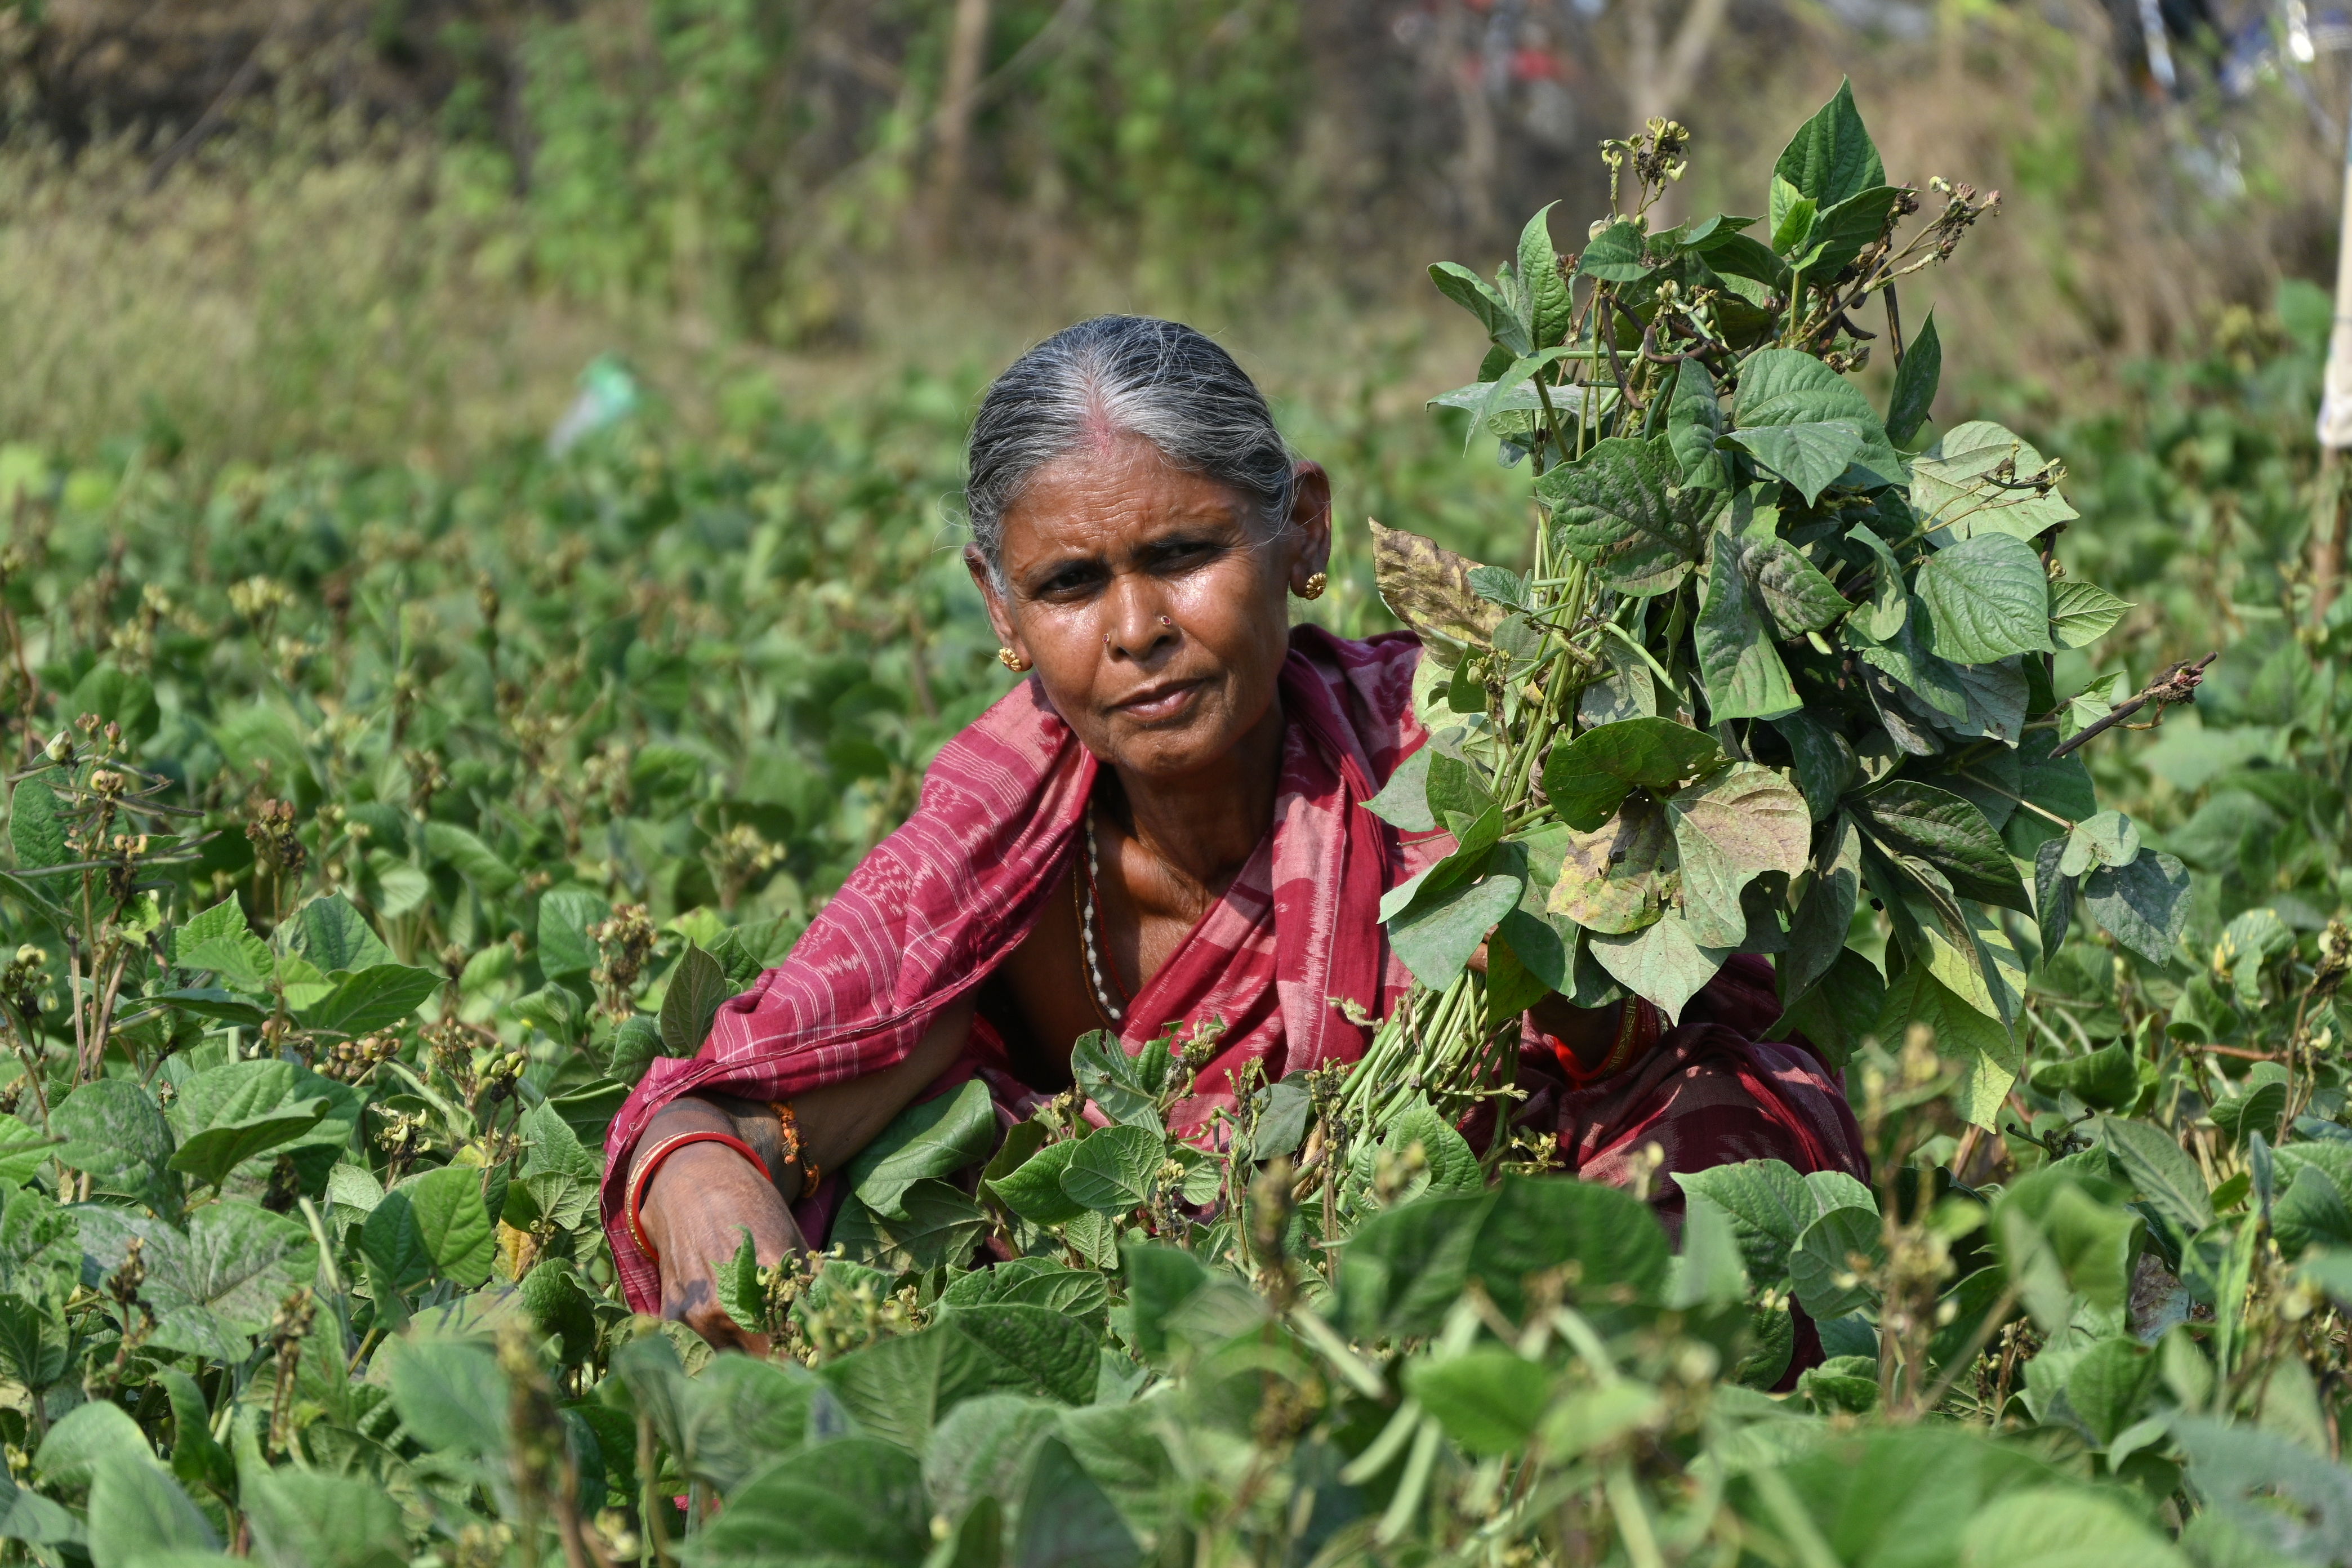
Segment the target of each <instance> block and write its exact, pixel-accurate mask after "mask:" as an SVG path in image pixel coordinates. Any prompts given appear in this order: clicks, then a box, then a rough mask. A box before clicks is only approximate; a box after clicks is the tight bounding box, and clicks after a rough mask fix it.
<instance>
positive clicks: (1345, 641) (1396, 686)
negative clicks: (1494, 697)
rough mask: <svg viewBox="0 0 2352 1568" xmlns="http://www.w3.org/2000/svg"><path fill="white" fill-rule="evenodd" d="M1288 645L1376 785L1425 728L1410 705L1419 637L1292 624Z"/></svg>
mask: <svg viewBox="0 0 2352 1568" xmlns="http://www.w3.org/2000/svg"><path fill="white" fill-rule="evenodd" d="M1290 647H1291V655H1292V658H1293V659H1294V660H1295V661H1297V663H1299V664H1302V665H1304V666H1305V667H1306V668H1307V669H1308V670H1311V671H1312V672H1313V675H1314V677H1315V679H1316V682H1317V684H1318V686H1319V687H1320V688H1321V689H1322V690H1323V692H1324V693H1325V694H1326V695H1328V699H1329V701H1330V706H1331V711H1332V714H1333V717H1334V719H1336V721H1338V723H1339V724H1340V725H1344V727H1345V729H1346V730H1347V731H1348V738H1349V741H1350V742H1352V748H1351V749H1352V750H1354V751H1355V752H1356V753H1357V754H1358V755H1359V756H1360V757H1361V759H1362V761H1363V764H1364V766H1365V769H1366V772H1367V773H1368V774H1369V775H1370V784H1371V786H1372V787H1373V788H1375V789H1377V788H1379V787H1380V785H1381V784H1384V783H1386V782H1387V780H1388V776H1389V773H1390V772H1391V770H1393V769H1394V768H1395V766H1396V764H1397V763H1400V762H1402V760H1403V759H1404V758H1405V757H1407V756H1409V755H1411V754H1412V752H1413V751H1415V750H1416V749H1417V748H1418V747H1419V746H1420V744H1421V742H1422V741H1423V739H1424V738H1425V736H1426V733H1427V732H1426V731H1424V730H1423V728H1422V726H1421V723H1420V721H1418V720H1417V719H1415V718H1414V717H1413V710H1412V677H1413V671H1414V670H1415V669H1416V668H1419V667H1420V664H1421V639H1420V638H1418V637H1414V636H1413V635H1412V633H1411V632H1384V633H1382V634H1381V635H1380V636H1378V637H1364V638H1355V637H1340V636H1339V635H1337V634H1336V633H1333V632H1330V631H1328V630H1326V629H1325V628H1323V627H1321V626H1297V627H1295V628H1293V629H1292V631H1291V634H1290Z"/></svg>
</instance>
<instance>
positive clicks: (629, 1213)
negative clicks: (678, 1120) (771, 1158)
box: [621, 1130, 775, 1264]
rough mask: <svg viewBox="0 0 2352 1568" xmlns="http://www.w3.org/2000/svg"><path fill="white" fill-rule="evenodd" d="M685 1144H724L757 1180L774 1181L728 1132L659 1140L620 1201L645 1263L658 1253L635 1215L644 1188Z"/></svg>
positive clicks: (656, 1260) (757, 1156)
mask: <svg viewBox="0 0 2352 1568" xmlns="http://www.w3.org/2000/svg"><path fill="white" fill-rule="evenodd" d="M688 1143H724V1144H725V1145H726V1146H727V1147H728V1148H730V1149H732V1150H734V1151H735V1152H737V1153H738V1154H740V1155H742V1156H743V1158H745V1159H746V1160H749V1161H751V1168H752V1169H753V1170H755V1171H757V1172H759V1173H760V1175H761V1179H763V1180H765V1181H767V1182H769V1183H771V1184H773V1183H774V1181H775V1178H774V1177H773V1176H771V1175H769V1174H768V1163H767V1162H766V1161H765V1160H762V1159H761V1158H760V1154H759V1152H758V1151H757V1150H755V1149H753V1148H752V1147H751V1145H750V1144H749V1143H746V1142H743V1140H741V1139H740V1138H738V1137H736V1136H735V1135H734V1134H732V1133H730V1132H713V1131H707V1130H706V1131H698V1132H680V1133H678V1134H677V1136H675V1137H671V1138H665V1139H663V1140H662V1141H661V1142H658V1143H656V1144H655V1145H654V1147H653V1152H651V1153H649V1154H647V1155H646V1157H645V1158H644V1159H642V1160H640V1161H638V1162H637V1168H636V1169H635V1170H634V1171H632V1172H630V1173H629V1187H628V1192H627V1194H626V1195H625V1197H624V1198H623V1199H622V1202H621V1217H622V1218H623V1219H624V1220H625V1221H626V1222H627V1224H628V1227H629V1239H630V1240H631V1241H634V1242H635V1243H636V1244H637V1250H639V1251H640V1252H643V1253H644V1254H645V1255H646V1262H648V1263H656V1264H657V1263H659V1262H660V1261H661V1254H660V1253H658V1252H656V1251H655V1250H654V1244H653V1243H652V1242H651V1241H649V1240H647V1239H646V1226H645V1221H644V1219H643V1218H642V1217H641V1216H640V1215H638V1213H637V1210H638V1209H639V1207H640V1206H642V1205H644V1203H645V1201H646V1185H647V1184H650V1183H651V1182H652V1181H653V1179H654V1173H655V1172H656V1171H658V1170H660V1169H661V1164H662V1162H663V1161H664V1160H667V1159H668V1158H669V1157H670V1156H671V1155H672V1154H675V1153H677V1152H678V1151H679V1150H680V1149H683V1148H685V1147H686V1146H687V1145H688Z"/></svg>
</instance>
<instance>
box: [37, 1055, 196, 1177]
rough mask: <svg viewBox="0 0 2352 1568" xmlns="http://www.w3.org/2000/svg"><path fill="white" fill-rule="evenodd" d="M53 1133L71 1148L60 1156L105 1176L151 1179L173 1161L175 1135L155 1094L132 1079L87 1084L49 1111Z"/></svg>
mask: <svg viewBox="0 0 2352 1568" xmlns="http://www.w3.org/2000/svg"><path fill="white" fill-rule="evenodd" d="M49 1131H50V1132H52V1133H53V1134H55V1135H56V1136H58V1137H60V1138H63V1139H64V1140H65V1143H64V1144H63V1146H61V1147H60V1148H59V1149H58V1151H57V1157H58V1159H59V1160H60V1161H62V1162H64V1163H65V1164H67V1165H68V1166H69V1167H71V1168H72V1169H74V1170H77V1171H88V1172H89V1173H92V1174H93V1175H99V1176H109V1177H114V1176H123V1175H131V1174H137V1175H142V1176H143V1175H145V1174H147V1173H152V1171H154V1170H155V1169H156V1168H158V1167H160V1166H161V1165H162V1164H163V1162H164V1161H165V1160H167V1159H169V1158H170V1157H171V1153H172V1130H171V1128H170V1127H169V1126H167V1125H165V1123H164V1121H163V1110H162V1109H161V1108H160V1107H158V1106H157V1105H156V1103H155V1097H154V1096H153V1095H151V1094H149V1093H148V1092H147V1091H146V1090H145V1089H142V1088H141V1087H140V1086H139V1085H138V1084H136V1083H134V1082H132V1081H131V1080H130V1079H120V1078H102V1079H96V1080H94V1081H92V1082H89V1083H86V1084H84V1085H82V1086H81V1087H80V1088H79V1089H75V1090H74V1091H73V1092H72V1093H71V1094H69V1095H68V1096H67V1097H66V1098H65V1099H64V1100H60V1101H58V1103H57V1105H56V1106H55V1107H54V1108H53V1109H52V1110H50V1112H49Z"/></svg>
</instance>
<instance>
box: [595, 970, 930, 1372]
mask: <svg viewBox="0 0 2352 1568" xmlns="http://www.w3.org/2000/svg"><path fill="white" fill-rule="evenodd" d="M971 1016H972V1006H971V1003H970V1002H962V1003H959V1004H957V1005H955V1006H953V1007H950V1008H949V1009H948V1010H947V1011H946V1012H944V1013H942V1014H940V1016H939V1017H937V1018H936V1019H934V1020H932V1022H931V1026H930V1027H929V1029H927V1030H925V1031H924V1032H923V1037H922V1038H921V1039H919V1040H918V1041H917V1042H916V1043H915V1048H914V1049H913V1050H912V1051H911V1052H909V1053H908V1056H907V1058H906V1059H905V1060H904V1061H901V1062H899V1063H898V1065H896V1066H895V1067H888V1068H883V1069H882V1070H881V1071H880V1072H877V1073H868V1074H867V1075H866V1077H864V1078H860V1079H850V1080H848V1081H846V1082H844V1083H834V1084H827V1085H825V1086H824V1088H822V1089H810V1090H809V1091H808V1092H807V1093H805V1094H802V1095H797V1096H795V1097H793V1102H792V1104H793V1118H794V1120H795V1121H798V1123H799V1125H800V1132H801V1138H802V1140H803V1157H804V1158H806V1159H807V1160H809V1161H811V1162H813V1163H815V1164H816V1166H817V1167H818V1168H819V1169H820V1170H824V1171H831V1170H835V1169H838V1168H839V1167H840V1166H841V1165H843V1164H844V1163H846V1162H848V1161H850V1160H853V1159H855V1158H856V1157H857V1154H858V1152H859V1151H861V1150H863V1149H864V1148H865V1147H866V1145H867V1144H868V1143H871V1142H873V1141H874V1139H875V1136H876V1134H877V1133H879V1132H880V1131H882V1129H884V1128H885V1127H887V1126H888V1125H889V1124H890V1121H891V1118H893V1117H895V1116H897V1115H898V1112H899V1111H901V1110H905V1109H906V1108H907V1106H908V1104H910V1103H911V1102H912V1101H913V1100H914V1099H915V1097H916V1096H917V1095H919V1094H920V1093H921V1092H922V1091H923V1090H924V1089H927V1088H929V1086H930V1084H931V1083H932V1082H933V1081H934V1080H936V1079H938V1078H939V1076H940V1074H941V1073H942V1072H944V1071H946V1070H947V1068H948V1067H949V1066H950V1064H951V1063H952V1062H953V1061H954V1060H955V1058H956V1057H957V1056H958V1055H959V1054H960V1053H961V1051H962V1050H963V1046H964V1040H965V1037H967V1036H968V1035H969V1034H970V1033H971ZM695 1131H713V1132H725V1133H729V1134H730V1135H732V1136H734V1137H737V1138H740V1139H741V1140H742V1141H743V1142H746V1143H749V1144H750V1145H751V1147H752V1148H753V1149H755V1150H757V1151H758V1152H759V1155H760V1158H761V1160H762V1161H764V1162H766V1163H767V1166H768V1169H769V1171H770V1172H771V1173H772V1174H773V1176H774V1178H775V1180H774V1182H773V1183H772V1184H771V1183H769V1182H765V1181H762V1180H761V1179H760V1173H759V1172H758V1171H757V1170H755V1169H754V1168H753V1167H752V1165H751V1162H750V1161H748V1160H746V1159H744V1158H743V1156H742V1155H740V1154H739V1153H737V1152H735V1151H733V1150H732V1149H730V1148H727V1147H726V1146H725V1145H723V1144H719V1143H689V1144H688V1145H687V1146H686V1147H685V1148H683V1149H680V1150H679V1151H677V1152H676V1153H675V1154H672V1155H671V1156H670V1157H669V1158H668V1159H667V1160H665V1161H663V1162H662V1165H661V1169H659V1170H658V1171H656V1172H655V1173H654V1177H653V1180H652V1181H651V1182H649V1183H648V1184H646V1191H645V1196H644V1200H643V1202H642V1203H641V1204H640V1205H639V1207H638V1217H639V1219H640V1221H641V1222H642V1223H643V1225H644V1226H645V1232H646V1239H647V1240H649V1241H651V1242H652V1243H653V1244H654V1249H655V1251H656V1253H657V1254H658V1255H659V1257H660V1268H661V1301H662V1315H663V1316H664V1317H666V1318H675V1319H677V1320H678V1321H681V1322H684V1323H685V1324H686V1325H687V1326H688V1328H690V1329H692V1330H693V1331H695V1332H697V1333H698V1334H700V1335H701V1336H702V1337H703V1338H704V1339H706V1340H709V1342H711V1343H712V1344H714V1345H717V1346H719V1348H720V1349H722V1350H724V1349H740V1350H748V1351H750V1352H752V1353H753V1354H765V1353H766V1352H767V1344H766V1342H765V1341H764V1340H763V1339H761V1337H760V1336H758V1335H756V1334H749V1333H746V1332H744V1331H743V1330H742V1329H741V1328H740V1327H739V1326H738V1325H737V1324H736V1322H735V1320H734V1319H732V1318H730V1317H729V1316H728V1315H727V1311H726V1309H725V1308H723V1307H721V1306H720V1305H719V1295H718V1285H717V1280H716V1270H717V1268H718V1267H719V1265H720V1264H722V1263H724V1262H725V1261H726V1260H727V1259H729V1258H732V1257H734V1255H735V1250H736V1248H737V1247H740V1246H741V1245H742V1243H743V1237H742V1231H743V1229H744V1228H746V1227H748V1228H749V1229H750V1230H751V1246H752V1248H753V1250H754V1251H756V1252H757V1253H758V1255H759V1258H760V1261H761V1264H763V1265H765V1264H772V1263H773V1262H775V1261H776V1260H777V1259H778V1258H782V1256H783V1255H784V1254H785V1253H786V1252H788V1251H791V1250H793V1249H795V1248H798V1247H805V1246H806V1245H807V1242H806V1239H805V1238H804V1237H802V1235H801V1233H800V1227H799V1226H797V1225H795V1224H793V1215H792V1209H791V1206H790V1205H792V1204H793V1202H795V1201H796V1200H797V1199H798V1198H799V1197H800V1195H801V1170H800V1166H799V1165H798V1164H793V1165H790V1166H787V1165H786V1164H785V1163H784V1162H783V1159H782V1153H783V1149H782V1143H783V1140H782V1136H781V1134H780V1132H779V1131H778V1129H777V1126H776V1117H775V1113H774V1112H773V1111H772V1110H769V1109H768V1107H767V1106H765V1105H762V1104H760V1103H759V1102H757V1101H754V1100H740V1099H737V1098H736V1097H734V1096H733V1095H724V1094H689V1095H685V1096H681V1097H680V1098H679V1099H677V1100H674V1101H672V1102H671V1103H670V1104H668V1105H667V1106H665V1107H663V1108H662V1111H661V1113H660V1114H659V1115H657V1116H656V1117H655V1118H654V1119H653V1121H652V1122H651V1124H650V1125H648V1126H647V1127H646V1131H645V1134H644V1136H643V1137H641V1138H640V1139H638V1141H637V1157H638V1158H643V1157H644V1155H645V1153H646V1152H647V1151H649V1150H652V1149H654V1148H655V1147H656V1146H658V1145H659V1144H660V1143H661V1142H662V1141H663V1140H665V1139H667V1138H670V1137H674V1136H675V1135H677V1133H680V1132H695Z"/></svg>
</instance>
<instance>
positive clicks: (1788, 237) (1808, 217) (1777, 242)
mask: <svg viewBox="0 0 2352 1568" xmlns="http://www.w3.org/2000/svg"><path fill="white" fill-rule="evenodd" d="M1766 211H1767V216H1769V218H1770V220H1771V224H1772V248H1773V249H1774V250H1776V251H1778V252H1780V254H1781V255H1782V256H1791V257H1793V256H1796V255H1798V254H1800V253H1801V252H1802V251H1803V250H1804V248H1805V242H1806V241H1807V240H1809V239H1811V238H1812V237H1813V219H1814V217H1815V216H1817V215H1818V214H1819V213H1820V211H1821V204H1820V203H1818V202H1816V201H1814V200H1813V198H1812V197H1811V196H1809V195H1805V193H1804V192H1802V191H1801V190H1799V189H1797V187H1796V186H1794V185H1792V184H1790V183H1789V182H1788V181H1786V180H1784V179H1782V178H1781V177H1780V176H1779V175H1778V174H1775V175H1774V176H1773V177H1772V187H1771V199H1770V203H1769V206H1768V207H1767V209H1766Z"/></svg>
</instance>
